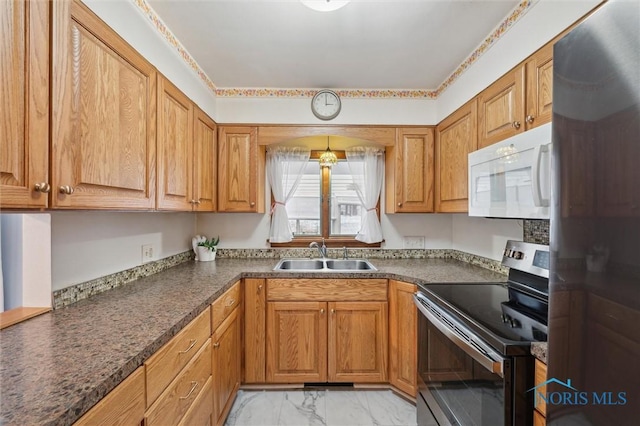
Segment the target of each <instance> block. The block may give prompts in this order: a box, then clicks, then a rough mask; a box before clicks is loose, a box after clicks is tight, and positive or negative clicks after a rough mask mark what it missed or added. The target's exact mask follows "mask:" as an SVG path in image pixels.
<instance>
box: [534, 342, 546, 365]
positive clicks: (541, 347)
mask: <svg viewBox="0 0 640 426" xmlns="http://www.w3.org/2000/svg"><path fill="white" fill-rule="evenodd" d="M531 354H532V355H533V356H535V357H536V358H538V359H539V360H540V361H542V362H544V363H545V364H546V363H547V342H531Z"/></svg>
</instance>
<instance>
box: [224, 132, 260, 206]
mask: <svg viewBox="0 0 640 426" xmlns="http://www.w3.org/2000/svg"><path fill="white" fill-rule="evenodd" d="M218 132H219V137H218V210H219V211H221V212H250V213H251V212H253V213H264V159H262V158H261V157H262V156H261V155H259V152H258V128H257V127H225V126H221V127H219V128H218ZM259 157H260V158H259Z"/></svg>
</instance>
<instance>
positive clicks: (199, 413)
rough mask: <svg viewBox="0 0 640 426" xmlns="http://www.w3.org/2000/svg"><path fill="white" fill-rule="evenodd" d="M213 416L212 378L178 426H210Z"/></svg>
mask: <svg viewBox="0 0 640 426" xmlns="http://www.w3.org/2000/svg"><path fill="white" fill-rule="evenodd" d="M212 414H213V378H212V377H209V379H208V380H207V383H205V385H204V388H202V391H201V392H200V393H199V394H198V397H197V398H196V399H195V400H194V401H193V404H191V407H190V408H189V411H187V414H185V415H184V417H183V418H182V420H180V423H179V424H178V426H191V425H200V426H211V415H212Z"/></svg>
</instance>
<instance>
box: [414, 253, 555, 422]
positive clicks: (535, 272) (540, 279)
mask: <svg viewBox="0 0 640 426" xmlns="http://www.w3.org/2000/svg"><path fill="white" fill-rule="evenodd" d="M502 264H503V265H504V266H507V267H509V268H510V269H509V276H508V280H507V281H505V282H502V283H489V284H487V283H478V284H428V285H422V286H420V288H419V291H418V292H417V293H416V294H415V296H414V301H415V303H416V305H417V307H418V309H419V311H420V315H418V317H419V320H418V330H419V332H418V339H419V340H418V355H419V356H418V373H419V377H418V380H419V387H420V389H419V395H418V398H417V405H418V425H420V426H426V425H429V426H431V425H439V426H445V425H481V426H500V425H514V426H515V425H517V426H520V425H530V424H531V423H532V417H533V414H532V410H533V395H532V394H531V393H530V392H527V390H529V389H530V388H532V387H533V358H532V356H531V355H530V346H531V342H532V341H546V340H547V313H548V278H549V247H548V246H544V245H539V244H530V243H523V242H520V241H508V242H507V245H506V248H505V251H504V255H503V258H502Z"/></svg>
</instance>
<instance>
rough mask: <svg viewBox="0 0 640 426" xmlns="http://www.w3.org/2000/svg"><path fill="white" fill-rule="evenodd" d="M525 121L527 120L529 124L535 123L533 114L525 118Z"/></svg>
mask: <svg viewBox="0 0 640 426" xmlns="http://www.w3.org/2000/svg"><path fill="white" fill-rule="evenodd" d="M524 121H526V122H527V124H531V123H533V115H527V116H526V117H525V119H524Z"/></svg>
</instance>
